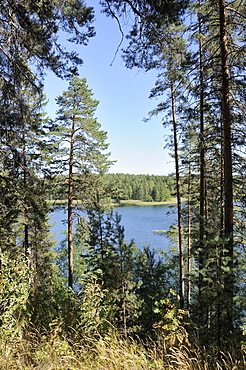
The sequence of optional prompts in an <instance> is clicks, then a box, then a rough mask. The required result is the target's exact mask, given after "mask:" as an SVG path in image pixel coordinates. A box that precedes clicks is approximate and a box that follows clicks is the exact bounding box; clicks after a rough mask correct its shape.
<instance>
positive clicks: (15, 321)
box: [0, 253, 32, 340]
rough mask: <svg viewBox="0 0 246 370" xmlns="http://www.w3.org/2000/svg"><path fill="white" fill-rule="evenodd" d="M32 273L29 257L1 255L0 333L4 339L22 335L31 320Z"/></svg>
mask: <svg viewBox="0 0 246 370" xmlns="http://www.w3.org/2000/svg"><path fill="white" fill-rule="evenodd" d="M31 291H32V274H31V269H30V267H29V266H28V261H27V259H26V258H25V257H24V256H22V257H20V258H18V259H15V260H12V259H10V258H9V257H8V256H7V254H6V253H4V254H3V253H1V256H0V335H1V338H2V340H9V339H15V338H20V337H22V334H23V330H24V329H25V327H26V325H27V323H28V321H29V313H28V300H29V295H30V293H31Z"/></svg>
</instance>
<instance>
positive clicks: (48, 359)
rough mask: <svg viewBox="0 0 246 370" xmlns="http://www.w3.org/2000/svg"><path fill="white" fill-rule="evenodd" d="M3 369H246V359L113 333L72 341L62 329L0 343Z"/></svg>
mask: <svg viewBox="0 0 246 370" xmlns="http://www.w3.org/2000/svg"><path fill="white" fill-rule="evenodd" d="M0 369H1V370H16V369H18V370H24V369H26V370H31V369H32V370H34V369H37V370H53V369H54V370H147V369H150V370H245V369H246V361H245V359H244V358H243V357H242V358H241V359H240V360H239V359H235V358H233V356H232V355H231V354H229V353H228V354H221V359H220V360H215V359H213V358H212V357H211V356H209V355H207V354H206V353H205V352H204V351H201V350H198V349H196V350H194V349H191V348H189V347H187V346H180V347H179V348H177V347H173V348H169V349H167V348H166V347H165V345H164V344H158V345H157V344H155V343H149V345H143V344H142V343H141V342H136V341H134V340H133V339H124V338H122V337H120V336H116V335H112V336H108V337H99V338H97V339H95V338H83V339H81V340H80V341H79V342H77V343H69V341H68V340H66V339H65V338H63V337H61V336H60V335H59V333H57V332H54V333H53V334H52V335H50V336H49V337H48V336H45V335H39V334H38V333H32V335H30V336H29V337H28V338H25V339H21V340H14V339H12V340H11V341H9V342H7V341H5V342H4V341H2V342H1V344H0Z"/></svg>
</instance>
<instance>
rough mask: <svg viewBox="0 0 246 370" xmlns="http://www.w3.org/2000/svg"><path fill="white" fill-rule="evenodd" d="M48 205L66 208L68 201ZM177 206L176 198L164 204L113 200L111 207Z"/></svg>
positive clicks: (56, 201)
mask: <svg viewBox="0 0 246 370" xmlns="http://www.w3.org/2000/svg"><path fill="white" fill-rule="evenodd" d="M47 203H48V205H51V206H64V205H66V204H67V201H66V200H62V199H56V200H47ZM73 204H74V205H80V204H81V201H78V200H74V202H73ZM172 204H177V200H176V198H171V199H170V200H167V201H164V202H145V201H142V200H137V199H136V200H135V199H129V200H118V201H117V200H112V201H111V202H110V205H111V206H113V207H129V206H135V207H136V206H137V207H145V206H167V205H172Z"/></svg>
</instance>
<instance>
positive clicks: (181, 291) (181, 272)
mask: <svg viewBox="0 0 246 370" xmlns="http://www.w3.org/2000/svg"><path fill="white" fill-rule="evenodd" d="M171 97H172V118H173V139H174V157H175V173H176V188H177V206H178V236H179V295H180V308H184V295H185V294H184V290H185V289H184V288H185V281H184V249H183V232H182V209H181V193H180V175H179V157H178V138H177V117H176V106H175V94H174V85H173V83H171Z"/></svg>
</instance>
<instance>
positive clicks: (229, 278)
mask: <svg viewBox="0 0 246 370" xmlns="http://www.w3.org/2000/svg"><path fill="white" fill-rule="evenodd" d="M219 21H220V51H221V76H222V130H223V137H224V197H225V224H224V237H225V253H224V256H225V258H228V261H229V262H228V263H227V267H229V272H228V273H227V274H225V277H224V306H225V308H224V315H223V317H222V320H223V323H222V325H223V327H224V328H226V332H227V335H229V334H230V333H232V331H233V286H234V276H233V254H234V253H233V184H232V148H231V112H230V89H229V67H228V46H227V36H226V28H227V25H226V14H225V0H219ZM224 339H225V338H224Z"/></svg>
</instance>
